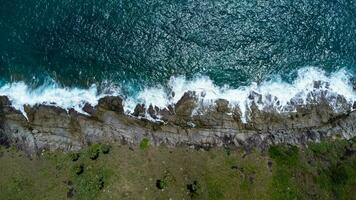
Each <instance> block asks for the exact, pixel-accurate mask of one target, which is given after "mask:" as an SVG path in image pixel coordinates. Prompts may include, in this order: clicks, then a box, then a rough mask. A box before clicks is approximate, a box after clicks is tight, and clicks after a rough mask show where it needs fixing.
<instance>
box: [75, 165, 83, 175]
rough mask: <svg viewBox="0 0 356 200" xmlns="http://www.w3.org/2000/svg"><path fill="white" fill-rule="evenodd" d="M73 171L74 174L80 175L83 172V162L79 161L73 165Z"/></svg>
mask: <svg viewBox="0 0 356 200" xmlns="http://www.w3.org/2000/svg"><path fill="white" fill-rule="evenodd" d="M73 172H74V173H75V174H76V175H80V174H82V173H83V172H84V164H83V163H80V164H76V165H74V166H73Z"/></svg>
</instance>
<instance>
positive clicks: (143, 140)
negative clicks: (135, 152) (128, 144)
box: [140, 138, 150, 150]
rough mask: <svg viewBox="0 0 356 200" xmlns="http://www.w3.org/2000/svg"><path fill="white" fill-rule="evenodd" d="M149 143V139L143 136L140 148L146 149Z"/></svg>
mask: <svg viewBox="0 0 356 200" xmlns="http://www.w3.org/2000/svg"><path fill="white" fill-rule="evenodd" d="M149 145H150V141H149V140H148V139H147V138H143V139H142V140H141V142H140V149H142V150H144V149H147V148H148V146H149Z"/></svg>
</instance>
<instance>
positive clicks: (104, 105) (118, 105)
mask: <svg viewBox="0 0 356 200" xmlns="http://www.w3.org/2000/svg"><path fill="white" fill-rule="evenodd" d="M96 108H98V109H102V110H110V111H114V112H116V113H119V114H123V113H124V107H123V105H122V98H121V97H118V96H106V97H103V98H101V99H99V102H98V105H97V106H96Z"/></svg>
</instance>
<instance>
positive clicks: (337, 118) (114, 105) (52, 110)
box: [0, 92, 356, 154]
mask: <svg viewBox="0 0 356 200" xmlns="http://www.w3.org/2000/svg"><path fill="white" fill-rule="evenodd" d="M252 96H253V98H251V100H252V99H253V100H254V101H252V105H251V107H250V110H249V112H248V117H249V120H248V122H247V123H242V122H241V111H240V110H239V109H238V108H237V107H231V106H230V105H229V102H228V101H226V100H224V99H219V100H216V101H215V102H214V103H212V104H209V105H204V104H202V105H199V104H198V103H199V102H198V99H197V97H196V94H195V93H192V92H188V93H186V94H185V95H184V96H183V97H182V98H181V99H180V100H179V101H178V102H177V104H176V105H171V106H168V108H165V109H159V108H157V107H153V106H150V107H148V109H147V110H146V108H145V106H144V105H137V106H136V109H135V112H134V113H133V116H128V115H125V114H124V113H123V106H122V99H121V98H120V97H105V98H103V99H100V100H99V104H98V105H97V106H95V107H93V106H91V105H89V104H88V105H85V106H84V111H85V112H86V113H88V114H89V115H83V114H80V113H78V112H76V111H75V110H73V109H71V110H69V111H66V110H64V109H62V108H58V107H56V106H47V105H35V106H28V105H27V106H25V111H26V114H27V119H26V118H25V117H24V116H23V115H22V113H21V112H19V111H17V110H16V109H14V108H13V107H11V102H10V101H9V100H8V99H7V97H0V143H3V144H4V145H6V144H8V145H10V144H12V145H16V146H18V147H20V148H21V149H23V150H25V151H26V152H28V153H29V154H36V153H37V152H39V151H40V150H41V149H50V150H56V149H61V150H65V151H74V150H79V149H80V148H82V147H83V146H85V145H88V144H90V143H94V142H104V141H105V142H114V141H120V142H125V143H132V144H138V143H139V142H140V141H141V140H142V139H143V138H148V139H149V140H150V142H151V143H152V144H154V145H161V144H165V145H170V146H176V145H187V146H197V147H204V148H206V147H213V146H224V145H234V146H243V147H245V148H254V147H257V148H267V147H268V146H269V145H271V144H278V143H288V144H302V145H303V144H307V142H309V141H320V140H322V139H324V138H327V137H335V136H338V137H342V138H347V139H348V138H351V137H354V136H356V132H355V130H356V123H355V122H356V112H354V111H351V108H352V107H351V105H349V104H348V103H347V102H346V101H345V99H343V98H341V97H332V98H334V99H327V98H329V97H328V95H326V94H319V96H317V95H316V96H313V97H311V99H312V100H313V99H316V98H319V100H320V101H319V102H318V103H316V104H308V105H302V104H298V103H295V104H293V105H291V106H293V107H294V108H295V109H296V111H291V112H283V113H279V112H277V111H275V110H273V108H268V107H266V108H264V109H262V110H260V109H258V107H257V103H258V102H259V101H260V98H259V95H258V94H252ZM255 97H256V98H255ZM323 98H324V99H323ZM255 100H256V101H255ZM272 100H273V99H271V101H272ZM330 100H332V101H333V102H334V103H335V104H339V107H338V110H337V111H335V109H334V108H333V107H332V106H331V105H330V103H329V102H330ZM198 105H199V106H198ZM146 111H148V112H146ZM193 112H194V115H192V113H193ZM147 115H150V117H152V118H157V117H160V119H161V120H162V121H163V122H152V121H148V120H147V119H145V116H147ZM138 116H140V117H142V118H136V117H138Z"/></svg>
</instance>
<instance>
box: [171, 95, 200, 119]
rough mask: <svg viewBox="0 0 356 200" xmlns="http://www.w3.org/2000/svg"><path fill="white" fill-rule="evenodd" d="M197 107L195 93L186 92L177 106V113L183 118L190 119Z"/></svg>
mask: <svg viewBox="0 0 356 200" xmlns="http://www.w3.org/2000/svg"><path fill="white" fill-rule="evenodd" d="M196 106H197V97H196V94H195V92H186V93H184V95H183V96H182V98H181V99H180V100H179V101H178V102H177V103H176V105H175V113H176V115H178V116H181V117H190V116H191V115H192V112H193V110H194V108H196Z"/></svg>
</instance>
